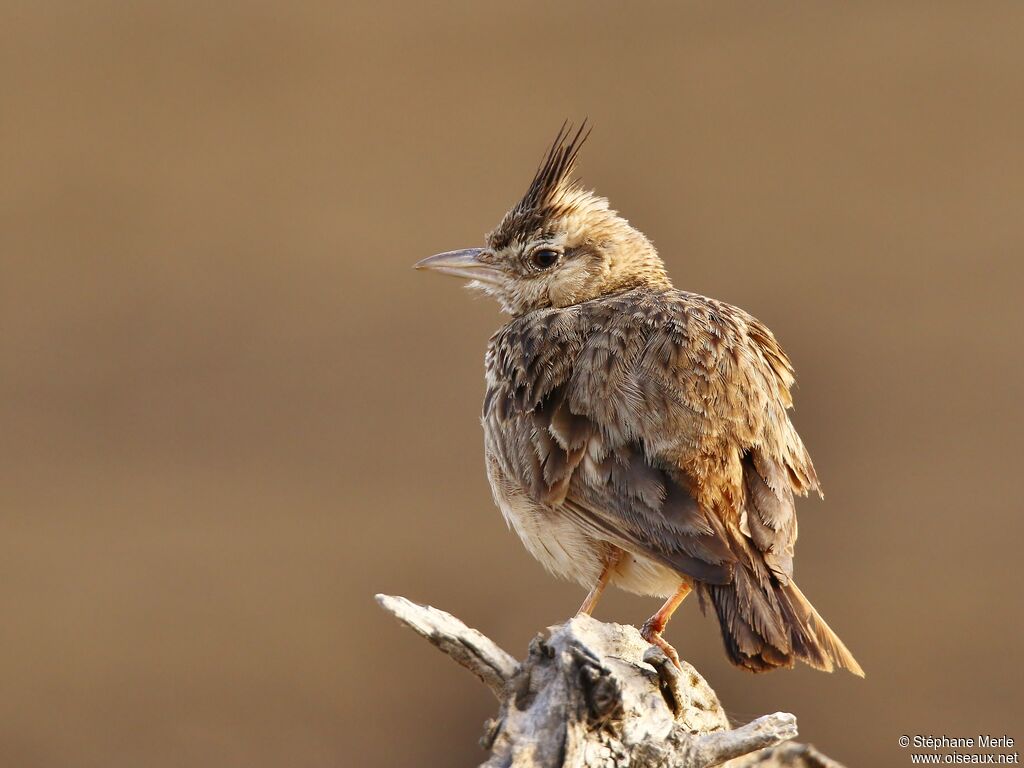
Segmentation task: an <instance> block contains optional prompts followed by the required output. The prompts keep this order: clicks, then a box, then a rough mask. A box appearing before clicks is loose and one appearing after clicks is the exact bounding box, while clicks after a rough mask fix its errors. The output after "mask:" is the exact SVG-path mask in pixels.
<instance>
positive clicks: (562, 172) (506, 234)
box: [488, 120, 591, 247]
mask: <svg viewBox="0 0 1024 768" xmlns="http://www.w3.org/2000/svg"><path fill="white" fill-rule="evenodd" d="M590 131H591V128H590V126H589V125H587V121H586V120H584V121H583V122H582V123H581V124H580V127H579V128H578V129H576V131H575V132H574V131H573V127H572V125H571V124H570V123H569V122H568V121H566V122H565V123H563V124H562V127H561V128H560V129H559V131H558V135H557V136H555V140H554V142H553V143H552V144H551V148H550V149H549V150H548V153H547V155H546V156H545V157H544V161H543V162H542V163H541V164H540V167H539V168H537V172H536V173H535V174H534V176H533V180H532V181H531V182H530V186H529V187H528V188H527V190H526V194H524V195H523V197H522V199H520V201H519V202H518V203H516V204H515V206H514V207H513V208H512V209H511V210H510V211H509V212H508V213H506V214H505V217H504V218H503V219H502V221H501V224H499V225H498V228H497V229H496V230H495V231H494V232H492V233H491V234H490V236H489V238H488V239H489V240H490V241H491V243H492V245H493V246H495V247H501V246H503V245H506V244H507V243H508V242H509V241H510V240H512V239H513V237H515V236H516V235H517V234H526V233H530V232H534V231H536V230H538V229H541V228H543V226H544V222H545V221H548V220H550V219H551V218H553V217H555V216H558V215H559V214H563V213H565V212H566V210H568V209H570V208H571V207H572V206H573V205H575V204H576V203H577V202H578V199H577V198H580V197H582V196H584V195H587V194H588V193H586V192H585V191H584V190H583V188H582V187H581V186H580V185H579V183H578V182H577V181H575V180H574V179H573V178H572V174H573V170H574V169H575V167H576V156H577V155H578V154H579V151H580V148H581V147H582V146H583V143H584V142H585V141H586V140H587V137H588V136H590Z"/></svg>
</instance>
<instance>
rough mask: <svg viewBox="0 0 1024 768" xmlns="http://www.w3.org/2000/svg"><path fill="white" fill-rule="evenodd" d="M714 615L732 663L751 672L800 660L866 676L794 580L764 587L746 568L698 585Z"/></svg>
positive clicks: (765, 670)
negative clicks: (728, 580)
mask: <svg viewBox="0 0 1024 768" xmlns="http://www.w3.org/2000/svg"><path fill="white" fill-rule="evenodd" d="M700 592H701V604H702V605H705V604H706V602H705V597H707V598H710V601H711V604H712V605H714V607H715V612H716V613H717V614H718V621H719V624H720V625H721V627H722V639H723V640H724V642H725V649H726V652H727V653H728V654H729V659H730V661H732V663H733V664H735V665H737V666H739V667H743V668H745V669H749V670H751V671H752V672H767V671H768V670H771V669H775V668H777V667H792V666H793V665H794V663H795V662H796V661H797V660H800V661H802V662H804V663H806V664H809V665H810V666H812V667H814V668H815V669H821V670H824V671H826V672H831V671H832V670H833V669H835V668H836V667H838V668H840V669H847V670H849V671H850V672H852V673H853V674H855V675H858V676H860V677H864V670H863V669H861V666H860V664H858V663H857V660H856V659H855V658H854V657H853V654H852V653H850V651H849V649H848V648H847V647H846V646H845V645H844V644H843V641H842V640H840V639H839V636H838V635H836V633H835V632H833V631H832V629H831V628H830V627H829V626H828V624H826V623H825V620H824V619H823V618H821V616H820V615H818V612H817V611H816V610H814V606H813V605H811V603H810V601H808V600H807V598H806V597H804V595H803V592H801V591H800V590H799V588H797V586H796V584H794V583H793V582H792V580H790V581H788V583H786V584H779V583H778V582H776V581H774V580H772V581H771V583H770V585H769V586H767V588H765V587H764V586H762V585H761V583H759V580H758V579H757V577H756V576H755V575H754V574H753V573H752V572H751V571H749V570H747V569H746V568H743V567H740V568H737V569H736V571H735V575H734V579H733V581H732V582H731V583H729V584H701V585H700Z"/></svg>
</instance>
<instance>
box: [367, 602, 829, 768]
mask: <svg viewBox="0 0 1024 768" xmlns="http://www.w3.org/2000/svg"><path fill="white" fill-rule="evenodd" d="M377 602H378V603H380V605H381V607H383V608H384V610H386V611H388V612H389V613H391V614H393V615H394V616H395V617H396V618H398V620H399V621H401V622H402V623H403V624H405V625H406V626H408V627H410V628H412V629H413V630H415V631H416V632H417V633H419V634H420V635H422V636H423V637H425V638H427V640H429V641H430V642H431V643H433V644H434V645H435V646H437V647H438V648H439V649H440V650H442V651H443V652H444V653H446V654H447V655H448V656H450V657H451V658H452V659H454V660H455V661H456V662H458V663H459V664H461V665H462V666H464V667H466V668H467V669H468V670H470V671H471V672H473V674H475V675H476V676H477V677H479V678H480V680H482V681H483V682H484V684H485V685H487V687H488V688H490V689H491V691H492V692H493V693H494V695H495V696H496V697H497V699H498V701H499V702H500V708H499V711H498V714H497V716H496V717H495V718H493V719H491V720H489V721H487V724H486V726H485V733H484V735H483V738H482V739H481V745H482V746H483V747H484V748H485V749H487V750H488V751H489V752H490V757H489V758H488V759H487V760H486V762H484V763H483V766H484V768H560V767H561V766H567V767H572V768H612V766H616V767H624V766H628V767H629V768H709V767H710V766H716V765H725V766H727V767H728V768H753V767H754V766H757V767H758V768H782V766H787V768H842V766H841V765H840V764H839V763H837V762H835V761H834V760H831V759H830V758H828V757H825V756H824V755H822V754H821V753H820V752H818V751H817V750H816V749H814V747H812V746H809V745H806V744H795V743H793V742H791V741H789V740H790V739H792V738H793V737H795V736H796V734H797V729H796V718H795V717H793V715H790V714H787V713H785V712H776V713H775V714H772V715H765V716H763V717H759V718H757V719H756V720H754V721H753V722H750V723H747V724H746V725H743V726H740V727H738V728H731V726H730V724H729V721H728V719H727V718H726V716H725V712H724V711H723V710H722V706H721V704H720V703H719V701H718V697H717V696H716V695H715V692H714V691H713V690H712V689H711V687H710V686H709V685H708V684H707V682H705V680H704V678H703V677H701V676H700V675H699V674H698V673H697V671H696V670H695V669H694V668H693V667H692V666H690V665H689V664H687V663H686V662H683V668H682V670H679V669H677V668H676V667H675V665H674V664H672V662H671V661H669V660H668V658H666V656H665V654H664V653H662V651H661V649H659V648H656V647H654V646H651V645H649V644H648V643H647V642H646V641H644V640H643V638H641V637H640V633H639V632H638V631H637V630H636V628H635V627H631V626H624V625H621V624H604V623H602V622H600V621H597V620H596V619H593V618H590V617H589V616H577V617H575V618H573V619H570V620H569V621H567V622H565V623H564V624H561V625H559V626H556V627H551V628H550V630H549V635H548V636H547V637H544V636H543V635H538V636H537V637H536V638H534V640H533V642H531V643H530V649H529V653H528V654H527V657H526V658H525V659H524V660H523V661H521V662H520V661H516V660H515V659H514V658H513V657H512V656H511V655H509V654H508V653H506V652H505V651H504V650H502V649H501V648H499V647H498V646H497V645H496V644H495V643H494V642H493V641H492V640H490V639H488V638H487V637H485V636H484V635H483V634H481V633H480V632H478V631H477V630H475V629H471V628H469V627H467V626H466V625H465V624H463V623H462V622H461V621H459V620H458V619H456V618H455V617H454V616H452V615H450V614H448V613H445V612H444V611H440V610H438V609H436V608H431V607H429V606H423V605H417V604H416V603H413V602H411V601H409V600H407V599H405V598H404V597H392V596H388V595H377Z"/></svg>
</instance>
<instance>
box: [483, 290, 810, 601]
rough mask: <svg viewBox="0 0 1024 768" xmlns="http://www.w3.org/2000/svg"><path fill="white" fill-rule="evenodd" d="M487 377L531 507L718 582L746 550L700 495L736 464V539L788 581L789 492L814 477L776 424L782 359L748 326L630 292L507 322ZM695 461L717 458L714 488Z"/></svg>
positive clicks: (736, 314)
mask: <svg viewBox="0 0 1024 768" xmlns="http://www.w3.org/2000/svg"><path fill="white" fill-rule="evenodd" d="M487 369H488V391H487V396H486V398H485V405H484V424H485V429H486V430H487V432H488V440H489V443H490V445H491V448H492V450H493V451H494V453H495V454H496V458H497V459H498V461H499V462H500V463H501V464H502V466H503V471H504V473H505V474H506V475H508V476H510V477H512V478H514V479H515V480H516V481H517V483H518V484H519V485H520V486H521V487H522V488H524V489H525V490H526V491H527V492H528V493H530V494H531V496H533V498H534V499H535V500H536V501H538V502H540V503H543V504H547V505H550V506H553V507H554V506H557V507H560V508H562V509H564V510H565V511H567V512H568V513H570V514H572V515H574V516H575V517H576V518H577V520H578V521H579V522H580V523H581V524H582V525H584V526H586V527H589V528H591V529H592V530H593V532H594V533H595V535H598V536H599V537H601V538H604V539H607V540H609V541H613V542H616V543H618V544H619V545H620V546H623V547H624V548H625V549H627V550H631V551H636V552H641V553H643V554H646V555H647V556H649V557H652V558H653V559H656V560H659V561H661V562H664V563H666V564H668V565H670V566H672V567H673V568H675V569H677V570H679V571H680V572H682V573H684V574H687V575H690V576H692V577H694V578H696V579H698V580H700V581H704V582H707V583H726V582H728V581H729V580H730V579H731V578H732V570H733V564H734V563H735V562H736V561H737V557H744V559H746V555H747V553H746V551H745V550H747V546H746V545H743V544H739V545H738V543H737V542H736V541H735V537H734V535H732V534H730V533H729V532H728V531H726V530H725V525H724V522H723V520H722V519H720V517H719V515H718V514H716V513H714V512H713V511H711V509H710V508H709V506H707V505H704V504H702V503H698V500H697V499H698V498H699V497H700V496H701V494H700V493H699V492H698V486H699V485H700V484H701V483H703V484H705V485H707V484H709V483H711V484H713V483H716V482H720V481H721V482H724V480H722V477H725V476H726V475H728V474H729V473H728V472H727V471H726V470H727V469H728V466H727V465H728V464H729V455H733V459H734V460H733V463H734V464H735V467H734V469H735V472H734V474H735V475H736V476H735V478H734V482H735V486H736V487H735V488H734V489H733V492H732V494H731V498H734V499H741V498H742V499H744V507H743V509H742V510H737V515H738V517H739V528H740V530H741V531H742V534H743V535H744V538H745V539H746V540H747V541H748V542H750V543H751V544H753V545H754V546H755V547H756V549H757V550H758V551H759V552H760V553H761V554H762V555H763V557H764V562H765V563H766V564H767V565H768V567H769V568H770V569H771V571H772V572H773V573H775V574H776V576H777V578H779V580H780V581H781V582H783V583H785V581H786V580H787V579H788V577H789V575H790V574H791V572H792V555H793V544H794V542H795V539H796V515H795V510H794V505H793V494H794V492H797V493H805V492H806V491H807V490H810V489H816V488H817V478H816V477H815V475H814V470H813V466H812V465H811V463H810V458H809V457H808V456H807V453H806V451H805V450H804V448H803V445H802V443H801V442H800V439H799V437H798V436H797V435H796V432H795V430H794V429H793V427H792V425H791V424H790V422H789V419H788V417H787V416H786V413H785V409H786V407H787V406H788V405H789V404H790V402H791V400H790V397H789V386H790V385H791V384H792V381H793V376H792V368H791V367H790V364H789V360H788V358H786V356H785V353H783V352H782V350H781V348H780V347H779V346H778V344H777V343H776V342H775V339H774V337H773V336H772V335H771V333H770V332H769V331H768V330H767V329H766V328H765V327H764V326H763V325H761V324H760V323H758V322H757V321H756V320H754V319H753V318H750V317H749V316H748V315H746V314H745V313H743V312H742V311H741V310H738V309H735V308H732V307H729V306H728V305H725V304H721V303H719V302H714V301H712V300H710V299H704V298H703V297H697V296H693V295H690V294H682V293H680V292H676V291H670V292H667V293H660V294H650V293H645V292H629V293H625V294H620V295H618V296H614V297H609V298H607V299H605V300H602V301H599V302H590V303H588V305H581V306H578V307H572V308H568V309H563V310H548V311H543V312H539V313H534V315H533V316H530V317H526V318H521V319H519V320H517V321H514V322H513V323H511V324H510V325H508V326H506V327H505V329H503V330H502V331H499V333H498V334H496V335H495V337H494V339H492V343H491V347H490V349H489V352H488V357H487ZM697 459H709V460H710V461H711V463H712V464H714V463H715V462H719V463H721V464H722V465H723V467H725V469H723V471H722V473H721V477H719V476H715V475H714V473H710V474H709V473H706V472H702V471H701V470H700V464H699V462H697ZM751 554H752V553H751Z"/></svg>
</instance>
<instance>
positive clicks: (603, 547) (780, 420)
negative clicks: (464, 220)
mask: <svg viewBox="0 0 1024 768" xmlns="http://www.w3.org/2000/svg"><path fill="white" fill-rule="evenodd" d="M585 138H586V134H585V133H584V130H583V129H582V128H581V129H580V130H579V131H577V132H576V133H575V134H572V133H571V132H570V131H567V130H566V129H565V128H563V130H562V131H561V132H560V133H559V135H558V137H557V138H556V140H555V142H554V144H553V146H552V147H551V150H550V151H549V153H548V155H547V157H546V158H545V160H544V162H543V163H542V164H541V167H540V168H539V169H538V171H537V173H536V175H535V176H534V179H533V181H532V182H531V184H530V187H529V189H528V190H527V192H526V194H525V195H524V196H523V198H522V199H521V200H520V201H519V202H518V203H517V204H516V205H515V207H513V208H512V209H511V210H510V211H509V212H508V213H507V214H506V215H505V217H504V218H503V219H502V221H501V223H500V224H499V225H498V227H497V229H495V230H494V232H492V233H491V234H490V235H488V238H487V245H486V247H484V248H474V249H468V250H464V251H454V252H451V253H445V254H440V255H438V256H434V257H431V258H429V259H425V260H423V261H422V262H420V263H419V264H418V265H417V266H418V267H420V268H424V269H432V270H435V271H439V272H442V273H446V274H452V275H456V276H459V277H462V278H466V279H469V280H470V281H471V282H470V285H471V286H472V287H474V288H477V289H480V290H483V291H484V292H486V293H488V294H490V295H492V296H494V297H495V298H496V299H497V300H498V302H499V303H500V305H501V307H502V309H503V310H504V311H506V312H507V313H509V314H510V315H512V319H511V321H510V322H509V323H508V324H507V325H505V326H504V327H503V328H501V329H500V330H498V332H497V333H495V334H494V336H493V337H492V338H491V342H490V345H489V347H488V350H487V355H486V379H487V391H486V395H485V398H484V407H483V427H484V434H485V452H486V466H487V474H488V478H489V479H490V482H491V488H492V490H493V492H494V498H495V501H496V502H497V504H498V506H499V507H500V508H501V510H502V513H503V514H504V515H505V518H506V520H507V521H508V523H509V525H510V526H511V527H513V528H514V529H515V530H516V532H517V533H518V534H519V536H520V537H521V538H522V540H523V542H524V544H525V545H526V547H527V549H528V550H529V551H530V552H531V553H532V554H533V555H534V556H535V557H536V558H537V559H539V560H540V561H541V562H542V563H543V564H544V565H545V566H546V567H547V568H548V569H549V570H550V571H551V572H553V573H554V574H556V575H558V576H561V577H565V578H569V579H573V580H575V581H578V582H579V583H581V584H583V585H585V586H587V587H590V588H591V593H590V595H588V597H587V600H586V601H585V602H584V605H583V607H582V608H581V611H584V612H587V613H589V612H590V611H591V610H592V609H593V607H594V605H596V603H597V599H598V597H599V596H600V593H601V591H602V590H603V588H604V586H605V585H606V584H609V583H610V584H614V585H617V586H619V587H621V588H623V589H626V590H628V591H631V592H636V593H639V594H647V595H657V596H661V597H666V598H668V601H667V602H666V604H665V606H664V607H663V608H662V609H661V610H660V611H659V612H658V613H657V614H655V615H654V616H652V617H651V619H649V620H648V622H647V623H646V624H645V625H644V628H643V632H644V636H645V637H646V638H647V639H648V640H650V641H651V642H653V643H657V644H658V645H660V646H661V647H662V648H664V649H665V650H666V652H669V653H670V655H672V656H673V657H675V652H674V651H673V650H672V648H671V646H669V645H668V644H667V643H665V641H664V640H662V639H661V632H662V630H663V629H664V626H665V623H666V622H667V621H668V619H669V617H670V616H671V615H672V612H673V611H674V610H675V608H676V607H677V606H678V604H679V603H680V602H681V601H682V599H683V597H685V595H686V594H687V592H689V591H690V589H691V588H692V589H693V590H695V591H696V592H697V594H698V595H699V598H700V602H701V605H702V607H706V606H707V605H710V606H711V607H713V608H714V611H715V613H716V615H717V616H718V620H719V623H720V624H721V628H722V637H723V639H724V641H725V647H726V651H727V652H728V654H729V658H730V659H731V660H732V661H733V663H735V664H737V665H739V666H741V667H744V668H746V669H749V670H752V671H755V672H760V671H764V670H769V669H773V668H775V667H791V666H793V663H794V661H795V660H797V659H799V660H801V661H804V662H806V663H808V664H810V665H811V666H813V667H816V668H818V669H824V670H831V669H833V667H835V666H838V667H843V668H845V669H848V670H850V671H852V672H854V673H856V674H863V673H862V671H861V669H860V666H859V665H858V664H857V662H856V660H855V659H854V658H853V656H852V655H851V654H850V652H849V651H848V650H847V649H846V647H845V646H844V645H843V643H842V641H840V640H839V638H838V637H837V636H836V635H835V634H834V633H833V632H832V630H831V629H829V627H828V625H826V624H825V622H824V620H822V618H821V617H820V616H819V615H818V613H817V612H816V611H815V610H814V608H813V607H812V606H811V604H810V603H809V602H808V601H807V599H806V598H805V597H804V596H803V594H802V593H801V592H800V590H799V589H797V586H796V584H795V583H794V582H793V553H794V544H795V543H796V537H797V523H796V511H795V508H794V497H795V496H796V495H801V496H802V495H806V494H807V493H808V492H811V491H819V485H818V478H817V476H816V475H815V472H814V466H813V465H812V463H811V459H810V456H809V455H808V454H807V450H806V449H805V448H804V445H803V443H802V442H801V440H800V437H799V435H797V432H796V430H795V429H794V427H793V425H792V423H791V422H790V420H789V417H788V415H787V412H786V410H787V408H789V407H790V406H791V404H792V399H791V396H790V387H791V385H792V384H793V368H792V366H791V364H790V361H789V358H788V357H787V356H786V353H785V352H783V351H782V348H781V347H780V346H779V344H778V342H777V341H776V340H775V337H774V336H773V335H772V333H771V331H769V330H768V328H767V327H765V326H764V325H763V324H762V323H760V322H759V321H758V320H756V319H755V318H753V317H751V316H750V315H749V314H747V313H746V312H744V311H743V310H741V309H738V308H736V307H733V306H730V305H728V304H725V303H723V302H720V301H715V300H714V299H709V298H706V297H704V296H699V295H697V294H693V293H686V292H684V291H680V290H677V289H675V288H673V287H672V284H671V282H670V281H669V279H668V276H667V274H666V272H665V267H664V264H663V263H662V261H661V259H660V258H659V257H658V254H657V252H656V251H655V249H654V246H653V245H652V244H651V243H650V241H648V240H647V238H646V237H645V236H644V235H643V234H642V233H641V232H639V231H638V230H636V229H635V228H633V227H632V226H630V224H629V223H628V222H627V221H626V220H625V219H623V218H622V217H621V216H619V215H618V214H617V213H616V212H615V211H612V210H610V209H609V207H608V203H607V201H606V200H604V199H603V198H601V197H598V196H597V195H595V194H593V193H592V192H589V191H587V190H585V189H584V188H583V187H581V186H580V185H579V184H578V183H577V182H576V181H574V180H573V179H572V172H573V167H574V164H575V159H576V155H577V153H578V152H579V149H580V146H581V144H582V143H583V141H584V140H585ZM819 492H820V491H819Z"/></svg>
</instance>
